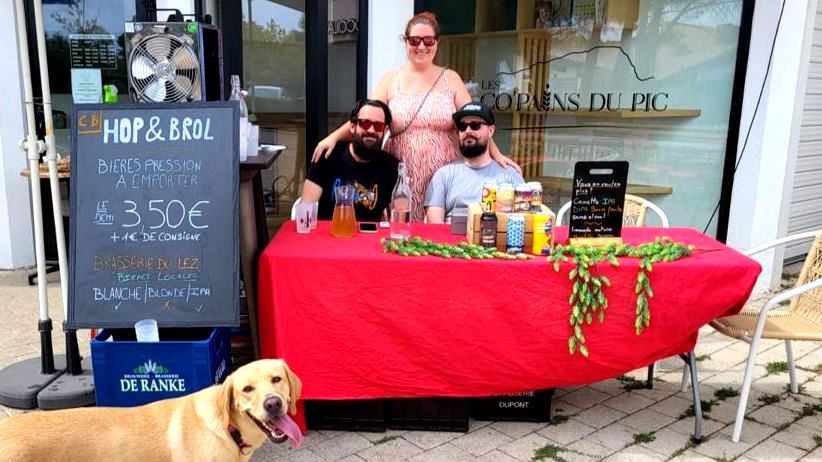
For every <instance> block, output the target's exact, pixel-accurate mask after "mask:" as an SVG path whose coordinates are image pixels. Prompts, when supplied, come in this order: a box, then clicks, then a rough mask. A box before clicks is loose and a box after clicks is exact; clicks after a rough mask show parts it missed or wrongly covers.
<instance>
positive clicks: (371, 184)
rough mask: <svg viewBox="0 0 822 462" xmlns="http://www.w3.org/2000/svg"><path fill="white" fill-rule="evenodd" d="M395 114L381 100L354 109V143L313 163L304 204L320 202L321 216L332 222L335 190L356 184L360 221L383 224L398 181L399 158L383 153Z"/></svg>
mask: <svg viewBox="0 0 822 462" xmlns="http://www.w3.org/2000/svg"><path fill="white" fill-rule="evenodd" d="M390 123H391V111H390V110H389V109H388V106H387V105H386V104H385V103H383V102H382V101H379V100H373V99H364V100H360V101H358V102H357V104H355V105H354V108H353V109H352V110H351V115H350V116H349V121H348V130H349V132H350V135H351V138H350V139H351V141H350V142H348V143H338V144H337V145H336V146H335V147H334V149H333V150H332V151H331V155H329V156H328V157H323V158H321V159H319V161H318V162H316V163H313V164H311V168H310V169H309V170H308V174H306V176H305V184H304V185H303V193H302V195H301V196H300V197H301V198H302V201H303V202H316V201H319V206H318V211H317V217H318V218H319V219H320V220H330V219H331V217H332V215H333V213H334V188H335V187H336V186H339V185H342V184H352V185H353V186H354V189H355V190H356V195H355V197H354V214H355V216H356V218H357V221H380V220H381V219H382V217H383V211H384V210H385V209H386V208H387V207H388V205H389V203H390V202H391V191H392V190H393V189H394V185H395V184H396V182H397V165H398V164H399V161H398V160H397V158H396V157H394V156H392V155H390V154H388V153H387V152H385V151H383V150H382V142H383V138H384V137H385V129H386V126H388V125H389V124H390Z"/></svg>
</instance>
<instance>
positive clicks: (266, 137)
mask: <svg viewBox="0 0 822 462" xmlns="http://www.w3.org/2000/svg"><path fill="white" fill-rule="evenodd" d="M241 3H242V8H243V32H242V34H243V50H242V52H243V78H242V84H243V88H245V89H246V90H248V99H247V103H248V109H249V111H250V112H251V113H252V120H255V119H256V120H255V121H256V123H257V124H259V125H260V142H261V143H271V144H281V145H285V146H287V149H286V150H285V151H283V153H282V154H281V155H280V157H279V159H278V160H277V162H276V163H275V167H274V168H272V169H269V170H266V171H265V172H263V187H264V189H266V191H267V192H266V209H267V211H268V213H269V214H270V215H273V216H274V219H275V220H278V221H282V220H283V219H288V217H289V216H290V213H291V205H292V204H293V203H294V201H295V200H296V199H297V197H299V194H300V188H301V185H302V182H303V180H304V179H305V151H306V146H305V102H306V101H305V98H306V95H305V1H304V0H303V1H293V0H289V1H270V0H255V1H251V0H247V1H243V2H241ZM225 52H226V53H230V52H231V51H230V50H226V51H225ZM276 224H278V223H274V225H275V226H272V227H270V229H271V230H272V231H273V230H276V229H277V227H276Z"/></svg>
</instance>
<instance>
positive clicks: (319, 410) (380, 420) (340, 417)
mask: <svg viewBox="0 0 822 462" xmlns="http://www.w3.org/2000/svg"><path fill="white" fill-rule="evenodd" d="M387 405H388V404H387V403H386V400H384V399H352V400H339V401H337V400H307V401H306V402H305V417H306V426H307V427H308V428H309V429H312V430H345V431H364V432H384V431H385V428H386V415H385V414H386V412H385V411H386V407H387Z"/></svg>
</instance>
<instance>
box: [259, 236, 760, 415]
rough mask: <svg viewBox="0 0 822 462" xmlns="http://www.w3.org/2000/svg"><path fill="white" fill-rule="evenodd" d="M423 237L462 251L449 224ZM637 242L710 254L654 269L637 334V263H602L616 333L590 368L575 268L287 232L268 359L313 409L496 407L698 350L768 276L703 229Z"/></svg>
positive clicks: (278, 263)
mask: <svg viewBox="0 0 822 462" xmlns="http://www.w3.org/2000/svg"><path fill="white" fill-rule="evenodd" d="M413 233H414V234H418V235H421V236H423V237H425V238H429V239H434V240H436V241H441V242H446V241H449V242H458V241H460V240H463V239H462V238H461V237H460V236H454V235H451V234H450V232H449V229H448V228H447V227H446V226H442V225H420V224H415V225H414V229H413ZM566 233H567V229H566V228H560V229H558V232H557V234H558V238H560V239H563V238H564V236H563V235H564V234H566ZM623 234H624V235H623V239H624V240H625V241H626V242H627V243H630V244H640V243H643V242H649V241H653V240H654V238H655V237H657V236H662V235H664V236H670V237H671V238H672V239H673V240H674V241H678V242H685V243H688V244H693V245H695V246H697V248H698V250H696V251H695V252H694V254H693V255H692V256H691V257H688V258H684V259H682V260H679V261H676V262H670V263H659V264H657V265H655V266H654V268H653V272H652V273H651V275H650V278H651V286H652V289H653V291H654V297H653V298H652V299H651V301H650V311H651V325H650V327H649V328H647V329H645V331H644V332H643V333H642V335H640V336H637V335H635V333H634V327H633V326H634V316H635V314H634V310H635V295H634V290H633V289H634V285H635V282H636V274H637V269H638V260H636V259H631V258H623V259H620V264H621V265H620V266H619V267H616V268H614V267H611V266H610V265H609V264H607V263H605V264H599V265H598V266H599V270H600V271H601V272H602V273H603V274H605V275H606V276H608V278H609V279H610V280H611V283H612V285H611V287H610V288H608V289H606V296H607V298H608V302H609V307H608V309H607V311H606V316H605V322H604V323H602V324H599V323H598V322H596V321H595V322H594V324H592V325H590V326H587V325H586V326H585V336H586V339H587V345H588V349H589V351H590V356H589V357H587V358H585V357H583V356H582V355H580V354H575V355H573V356H572V355H569V354H568V337H569V336H570V335H571V332H572V331H571V327H570V325H569V323H568V317H569V313H570V308H569V306H568V296H569V294H570V293H571V283H570V281H569V279H568V271H569V270H570V268H571V264H570V263H566V264H565V265H564V266H563V268H562V269H561V271H560V272H559V273H556V272H554V270H553V269H552V268H551V265H550V264H549V263H548V262H547V261H546V259H545V258H539V257H538V258H535V259H534V260H531V261H524V262H523V261H501V260H484V261H465V260H454V259H449V260H446V259H441V258H437V257H400V256H398V255H394V254H383V253H382V252H381V247H380V244H379V238H380V237H383V236H385V235H387V231H386V230H381V232H380V233H379V234H370V235H369V234H360V235H358V236H356V237H354V238H352V239H339V238H334V237H332V236H331V235H330V234H329V223H328V222H320V224H319V227H318V229H317V230H315V231H314V232H312V233H311V234H309V235H300V234H297V233H296V231H295V226H294V223H293V222H289V223H286V224H284V225H283V227H282V229H281V230H280V232H279V233H278V234H277V236H276V237H275V238H274V239H273V240H272V241H271V242H270V243H269V245H268V247H267V248H266V250H265V252H264V253H263V255H262V257H261V260H260V286H259V287H260V289H259V296H260V305H259V325H260V342H261V353H262V356H264V357H281V358H284V359H285V360H286V361H287V362H288V364H289V365H290V366H291V367H292V368H293V369H294V371H295V372H296V373H297V375H298V376H299V377H300V378H301V379H302V382H303V398H305V399H352V398H380V397H421V396H483V395H492V394H501V393H513V392H521V391H526V390H534V389H541V388H549V387H557V386H567V385H575V384H583V383H590V382H595V381H599V380H603V379H607V378H611V377H615V376H617V375H619V374H622V373H624V372H626V371H630V370H633V369H636V368H638V367H642V366H646V365H648V364H650V363H651V362H652V361H654V360H656V359H659V358H664V357H667V356H670V355H672V354H676V353H682V352H686V351H690V350H691V349H693V347H694V343H695V341H696V335H697V330H698V329H699V328H700V326H703V325H704V324H706V323H707V322H709V321H710V320H712V319H714V318H716V317H719V316H723V315H729V314H733V313H736V312H737V311H739V310H740V309H741V308H742V305H743V304H744V302H745V301H746V300H747V298H748V296H749V294H750V292H751V290H752V288H753V285H754V282H755V280H756V277H757V275H758V274H759V272H760V267H759V265H758V264H757V263H756V262H755V261H753V260H751V259H749V258H747V257H745V256H743V255H741V254H740V253H738V252H736V251H734V250H732V249H730V248H728V247H726V246H724V245H723V244H721V243H720V242H718V241H716V240H714V239H712V238H710V237H708V236H705V235H703V234H701V233H699V232H697V231H695V230H692V229H685V228H668V229H661V228H626V229H623Z"/></svg>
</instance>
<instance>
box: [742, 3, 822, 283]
mask: <svg viewBox="0 0 822 462" xmlns="http://www.w3.org/2000/svg"><path fill="white" fill-rule="evenodd" d="M785 1H786V4H785V12H784V14H783V16H782V24H781V25H780V26H779V34H778V36H777V39H776V51H775V52H774V56H773V62H772V63H771V71H770V75H769V77H768V82H767V83H766V84H765V90H764V92H763V95H762V102H761V103H760V106H759V109H758V111H757V115H756V120H755V121H754V122H753V128H752V130H751V135H750V139H749V140H748V145H747V148H746V149H745V153H744V155H743V157H742V160H741V163H740V165H739V168H738V169H737V171H736V176H735V179H734V190H733V197H732V200H731V214H730V220H729V223H728V244H729V245H730V246H732V247H734V248H737V249H748V248H750V247H753V246H755V245H757V244H761V243H763V242H766V241H769V240H772V239H775V238H777V237H781V236H782V235H784V233H785V228H786V220H787V218H786V215H785V212H786V211H787V207H788V203H789V200H790V191H791V186H792V176H793V168H792V166H793V161H792V159H791V158H790V155H789V153H790V149H789V147H790V144H791V136H792V134H793V132H794V124H795V123H798V121H796V120H795V116H796V115H797V114H796V105H797V103H798V102H799V98H801V96H802V95H801V94H799V92H798V88H799V87H800V82H801V80H802V79H803V76H802V75H801V74H802V72H801V69H802V68H803V66H802V65H801V61H802V59H801V58H802V50H803V47H802V43H803V39H804V36H805V32H806V30H807V29H806V20H807V19H808V11H809V9H811V8H815V6H816V1H815V0H791V1H788V0H785ZM781 4H782V2H781V1H767V2H756V9H755V11H754V20H753V31H752V34H751V51H750V56H749V58H748V71H747V76H746V80H745V96H744V100H743V105H742V120H741V122H740V128H739V151H738V154H737V156H739V155H740V153H741V149H742V145H743V143H744V140H745V134H746V133H747V131H748V126H749V125H750V123H751V117H752V116H753V111H754V107H755V106H756V101H757V97H758V96H759V91H760V88H761V86H762V80H763V78H764V75H765V69H766V66H767V63H768V54H769V51H770V49H771V42H772V40H773V36H774V31H775V30H776V25H777V19H778V17H779V10H780V7H781ZM810 18H811V20H813V14H811V15H810ZM757 260H758V261H759V262H760V263H761V264H762V274H761V275H760V278H759V280H758V281H757V286H756V290H766V289H769V288H775V287H776V286H777V285H778V284H779V281H780V279H781V273H782V268H781V253H776V252H768V253H763V254H761V256H760V257H758V258H757Z"/></svg>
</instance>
